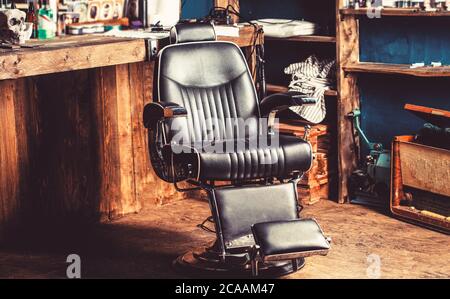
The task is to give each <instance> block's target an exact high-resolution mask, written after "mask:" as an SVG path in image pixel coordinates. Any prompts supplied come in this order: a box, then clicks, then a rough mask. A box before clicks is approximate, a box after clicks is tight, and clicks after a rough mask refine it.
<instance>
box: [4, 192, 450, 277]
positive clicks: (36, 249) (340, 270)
mask: <svg viewBox="0 0 450 299" xmlns="http://www.w3.org/2000/svg"><path fill="white" fill-rule="evenodd" d="M208 215H209V212H208V205H207V204H206V203H204V202H200V201H197V200H185V201H181V202H176V203H172V204H169V205H165V206H162V207H158V208H151V209H145V210H144V212H142V213H140V214H136V215H131V216H128V217H125V218H123V219H121V220H118V221H116V222H114V223H108V224H103V225H101V226H95V227H79V226H77V227H75V228H72V229H70V228H68V230H66V231H64V232H63V233H62V232H58V233H56V232H53V233H52V231H53V230H52V229H49V231H48V232H47V233H45V234H44V233H41V234H37V233H32V234H30V235H29V236H28V237H27V238H26V239H25V240H24V239H21V240H17V241H16V242H15V244H14V245H11V243H9V244H8V246H7V247H5V246H3V247H2V248H0V277H1V278H5V277H6V278H59V277H62V278H63V277H65V273H66V266H67V264H66V257H67V255H68V254H72V253H77V254H79V255H80V256H81V267H82V276H83V277H84V278H101V277H105V278H122V277H123V278H176V277H180V276H181V275H180V274H178V273H177V272H175V271H174V270H173V269H172V267H171V261H172V260H173V259H174V258H175V257H176V256H177V255H179V254H181V253H183V252H184V251H187V250H188V249H190V248H192V247H195V246H200V245H203V244H204V243H205V242H207V241H210V240H212V239H213V236H211V235H210V234H208V233H205V232H203V231H201V230H200V229H198V228H196V225H197V224H198V223H200V222H201V221H202V220H203V219H204V218H205V217H207V216H208ZM303 216H314V217H315V218H316V219H317V220H318V221H319V222H320V224H321V225H322V227H323V229H324V231H325V232H326V233H327V234H328V235H330V236H331V237H332V238H333V247H332V250H331V252H330V254H329V255H328V256H327V257H313V258H309V259H308V260H307V265H306V266H305V268H304V269H303V270H302V271H301V272H299V273H298V274H296V275H294V276H293V278H370V277H372V275H373V274H374V273H375V274H376V271H374V270H376V265H375V264H374V262H375V261H376V259H377V257H379V259H380V261H381V265H380V266H381V267H380V274H381V278H449V277H450V237H449V236H447V235H443V234H440V233H437V232H433V231H430V230H427V229H423V228H420V227H417V226H414V225H411V224H407V223H404V222H401V221H398V220H396V219H393V218H390V217H389V216H386V215H383V214H382V213H380V212H377V211H373V210H371V209H367V208H365V207H361V206H355V205H338V204H335V203H333V202H329V201H323V202H320V203H319V204H316V205H314V206H311V207H307V208H306V210H305V211H304V212H303ZM22 233H23V232H22ZM368 274H369V275H368Z"/></svg>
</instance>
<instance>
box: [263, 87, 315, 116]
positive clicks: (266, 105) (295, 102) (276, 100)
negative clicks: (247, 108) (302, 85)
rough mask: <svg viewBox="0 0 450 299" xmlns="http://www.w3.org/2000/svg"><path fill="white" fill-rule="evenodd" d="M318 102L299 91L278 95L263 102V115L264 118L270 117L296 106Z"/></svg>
mask: <svg viewBox="0 0 450 299" xmlns="http://www.w3.org/2000/svg"><path fill="white" fill-rule="evenodd" d="M316 102H317V99H315V98H310V97H308V96H306V95H305V94H304V93H301V92H298V91H289V92H286V93H276V94H273V95H270V96H268V97H266V98H264V99H263V100H262V101H261V103H260V108H261V115H262V116H263V117H268V116H269V115H270V113H271V112H278V111H282V110H285V109H288V108H290V107H295V106H303V105H313V104H315V103H316Z"/></svg>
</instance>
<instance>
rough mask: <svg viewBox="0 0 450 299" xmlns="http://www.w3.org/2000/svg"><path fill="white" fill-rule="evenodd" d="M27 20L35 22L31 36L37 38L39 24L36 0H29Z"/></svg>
mask: <svg viewBox="0 0 450 299" xmlns="http://www.w3.org/2000/svg"><path fill="white" fill-rule="evenodd" d="M26 20H27V22H29V23H33V34H32V35H31V37H32V38H37V32H38V24H37V17H36V3H35V2H34V0H29V3H28V11H27V19H26Z"/></svg>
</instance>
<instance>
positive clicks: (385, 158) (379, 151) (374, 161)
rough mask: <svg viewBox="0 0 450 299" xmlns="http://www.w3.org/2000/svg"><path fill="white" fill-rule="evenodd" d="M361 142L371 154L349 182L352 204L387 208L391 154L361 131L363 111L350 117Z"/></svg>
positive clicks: (354, 112) (356, 112)
mask: <svg viewBox="0 0 450 299" xmlns="http://www.w3.org/2000/svg"><path fill="white" fill-rule="evenodd" d="M348 116H349V117H350V118H352V120H353V126H354V128H355V129H356V131H357V132H358V134H359V136H360V138H361V140H362V141H363V142H364V144H366V146H367V147H368V149H369V151H370V154H369V155H368V156H367V157H366V159H365V161H364V162H362V163H360V164H361V165H360V169H358V170H356V171H355V172H353V174H352V175H351V177H350V180H349V190H350V201H351V202H352V203H358V204H367V205H376V206H384V207H387V204H388V202H389V190H390V189H389V186H390V173H391V154H390V152H389V151H388V150H385V149H384V148H383V145H382V144H381V143H374V142H371V141H370V140H369V139H368V138H367V136H366V134H365V133H364V131H363V130H362V129H361V122H360V119H361V111H360V110H359V109H355V110H353V112H351V113H350V114H349V115H348Z"/></svg>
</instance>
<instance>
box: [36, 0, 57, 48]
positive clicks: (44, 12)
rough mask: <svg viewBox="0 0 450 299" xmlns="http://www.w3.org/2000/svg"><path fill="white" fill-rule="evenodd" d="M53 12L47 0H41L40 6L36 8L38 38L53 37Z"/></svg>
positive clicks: (54, 26) (54, 29) (54, 25)
mask: <svg viewBox="0 0 450 299" xmlns="http://www.w3.org/2000/svg"><path fill="white" fill-rule="evenodd" d="M53 15H54V12H53V10H52V9H51V8H50V6H49V4H48V0H43V1H42V6H41V7H40V8H39V10H38V15H37V20H38V38H39V39H49V38H54V37H55V34H56V24H55V22H54V21H53V19H54V17H53Z"/></svg>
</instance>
